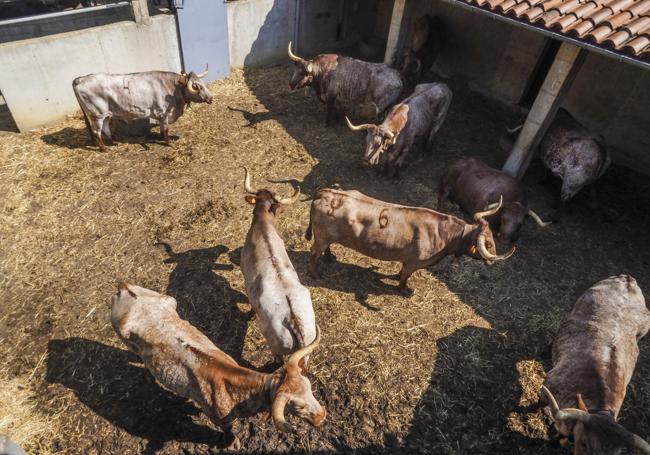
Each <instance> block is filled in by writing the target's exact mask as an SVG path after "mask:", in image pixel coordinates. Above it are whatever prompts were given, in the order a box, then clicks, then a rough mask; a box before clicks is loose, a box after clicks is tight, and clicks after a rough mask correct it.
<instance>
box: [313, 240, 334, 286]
mask: <svg viewBox="0 0 650 455" xmlns="http://www.w3.org/2000/svg"><path fill="white" fill-rule="evenodd" d="M327 250H329V243H325V242H320V241H319V240H318V237H314V244H313V245H312V246H311V256H310V258H309V273H310V274H311V276H313V277H314V278H320V277H321V275H320V271H319V270H318V258H320V257H321V256H322V254H323V252H325V251H327ZM331 254H332V253H331V251H330V255H331Z"/></svg>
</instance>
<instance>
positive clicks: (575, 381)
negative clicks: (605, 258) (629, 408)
mask: <svg viewBox="0 0 650 455" xmlns="http://www.w3.org/2000/svg"><path fill="white" fill-rule="evenodd" d="M649 329H650V312H649V311H648V309H647V308H646V303H645V299H644V298H643V294H642V293H641V289H639V286H637V284H636V280H635V279H634V278H632V277H631V276H629V275H619V276H614V277H610V278H607V279H605V280H602V281H600V282H598V283H596V284H595V285H593V286H592V287H591V288H589V289H588V290H587V291H586V292H585V293H584V294H582V296H580V298H579V299H578V301H577V302H576V304H575V305H574V307H573V311H571V314H569V316H568V317H567V318H566V319H565V320H564V321H563V322H562V324H561V326H560V330H559V332H558V334H557V337H556V339H555V341H554V343H553V368H552V369H551V370H550V371H549V372H548V374H547V375H546V381H545V386H543V388H542V393H543V395H544V397H545V399H546V401H547V403H548V404H549V405H550V410H551V413H552V415H553V417H554V420H555V426H556V428H557V430H558V431H559V433H560V434H561V435H563V436H569V435H573V438H574V442H575V449H574V453H575V454H577V455H582V454H594V455H596V454H602V455H617V454H620V453H622V451H623V449H625V448H626V446H627V447H630V448H632V447H633V448H636V449H638V450H640V451H641V452H642V453H644V454H646V455H650V445H649V444H648V443H646V442H645V441H644V440H643V439H641V438H640V437H639V436H637V435H635V434H632V433H630V432H629V431H627V430H626V429H625V428H623V427H622V426H621V425H620V424H618V423H617V422H616V419H617V417H618V413H619V411H620V409H621V405H622V404H623V399H624V398H625V389H626V388H627V385H628V383H629V382H630V378H631V377H632V373H633V372H634V367H635V364H636V360H637V357H638V355H639V347H638V344H637V343H638V341H639V340H640V339H641V338H642V337H643V336H644V335H645V334H646V333H647V332H648V330H649Z"/></svg>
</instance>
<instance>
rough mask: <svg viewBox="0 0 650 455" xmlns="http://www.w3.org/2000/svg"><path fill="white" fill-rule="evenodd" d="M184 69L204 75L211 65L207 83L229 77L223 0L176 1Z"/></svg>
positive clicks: (226, 29)
mask: <svg viewBox="0 0 650 455" xmlns="http://www.w3.org/2000/svg"><path fill="white" fill-rule="evenodd" d="M175 6H176V13H177V17H178V31H179V35H180V42H181V51H182V54H183V66H184V68H185V70H186V71H197V72H198V71H203V68H204V67H205V64H206V63H207V64H209V65H210V72H209V73H208V76H207V77H206V78H205V80H206V81H207V82H210V81H213V80H216V79H221V78H224V77H226V76H227V75H228V74H229V73H230V56H229V53H228V14H227V11H226V4H225V2H224V1H223V0H187V1H184V0H175Z"/></svg>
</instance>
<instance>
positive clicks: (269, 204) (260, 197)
mask: <svg viewBox="0 0 650 455" xmlns="http://www.w3.org/2000/svg"><path fill="white" fill-rule="evenodd" d="M244 173H245V174H244V190H245V191H246V193H247V194H246V196H245V198H244V199H246V202H248V203H249V204H251V205H254V206H255V208H256V210H257V208H258V207H261V210H264V211H266V212H270V213H272V214H273V215H275V214H276V213H277V212H279V211H280V210H281V207H282V206H283V205H289V204H293V203H294V202H296V201H297V200H298V198H299V197H300V188H296V190H295V191H294V192H293V195H291V196H289V197H280V196H278V195H277V194H276V193H275V192H273V191H271V190H267V189H261V190H256V189H254V188H253V187H252V186H251V176H250V174H249V173H248V169H247V168H244Z"/></svg>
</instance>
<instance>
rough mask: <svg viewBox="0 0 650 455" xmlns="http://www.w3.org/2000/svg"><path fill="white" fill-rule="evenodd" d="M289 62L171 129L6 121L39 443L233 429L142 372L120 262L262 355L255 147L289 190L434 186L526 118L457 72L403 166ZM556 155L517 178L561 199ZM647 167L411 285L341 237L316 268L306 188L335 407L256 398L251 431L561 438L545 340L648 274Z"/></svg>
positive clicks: (636, 425)
mask: <svg viewBox="0 0 650 455" xmlns="http://www.w3.org/2000/svg"><path fill="white" fill-rule="evenodd" d="M289 74H290V69H289V68H288V67H287V66H281V67H276V68H270V69H264V70H247V71H246V72H235V73H234V74H233V75H232V76H231V77H230V78H228V79H226V80H223V81H220V82H217V83H215V84H214V85H213V86H212V90H213V92H214V93H215V95H216V101H215V103H213V104H212V105H194V106H193V108H192V110H191V111H189V112H188V113H186V115H185V116H183V117H182V118H181V119H180V120H179V121H178V122H177V123H176V124H175V125H172V128H171V132H172V134H173V135H178V136H179V138H178V139H177V140H176V141H175V142H174V143H173V146H172V147H167V146H164V145H163V144H161V143H157V142H155V141H149V142H147V143H146V144H141V143H139V140H128V141H126V142H121V143H118V144H117V145H115V146H114V147H112V148H110V150H109V152H108V153H100V152H98V150H97V149H96V148H95V147H94V146H92V145H91V143H90V141H89V139H88V136H87V133H86V131H85V128H84V125H83V122H82V120H81V119H79V118H74V119H70V120H69V121H66V122H64V123H62V124H60V125H58V126H55V127H52V128H48V129H46V130H43V131H39V132H35V133H28V134H6V135H3V136H1V137H0V193H1V194H2V198H1V199H0V209H1V212H0V214H1V215H0V216H1V217H2V218H1V219H2V221H1V222H0V241H1V245H2V247H1V248H0V292H1V298H0V302H1V305H2V312H1V313H0V356H1V358H2V359H3V362H2V363H1V364H0V381H2V382H1V383H0V433H9V434H10V435H11V436H12V438H13V439H14V440H16V441H18V442H20V443H21V444H22V445H23V446H25V447H26V448H27V449H28V450H29V452H30V453H37V454H54V453H70V454H100V453H101V454H124V455H127V454H139V453H145V454H153V453H157V454H176V453H184V454H204V453H208V451H209V448H210V445H211V444H217V446H218V445H219V444H220V443H221V442H222V440H221V433H220V432H219V431H214V430H212V429H211V427H210V424H209V422H208V421H207V419H206V418H205V417H203V416H202V415H201V414H200V413H199V412H198V410H197V408H195V407H194V406H193V405H192V404H191V403H190V402H188V401H186V400H183V399H181V398H178V397H176V396H174V395H172V394H170V393H168V392H166V391H164V390H163V389H161V388H160V387H158V386H157V385H156V384H154V383H152V382H151V381H148V380H147V377H146V375H145V374H144V370H143V368H142V365H141V363H140V362H139V361H138V359H137V358H136V357H135V356H133V355H131V354H129V353H128V352H127V351H126V349H125V347H124V346H123V345H122V344H121V343H120V342H119V340H118V339H117V337H116V335H115V333H114V332H113V329H112V327H111V325H110V320H109V313H110V308H109V307H110V303H109V298H110V296H111V295H112V294H113V293H114V291H115V289H116V283H117V281H118V280H127V281H129V282H132V283H136V284H139V285H141V286H145V287H148V288H151V289H154V290H156V291H159V292H163V293H167V294H170V295H172V296H174V297H175V298H176V299H177V300H178V305H179V312H180V313H181V315H182V317H184V318H186V319H188V320H189V321H191V322H192V323H193V324H195V325H196V326H197V327H199V328H200V329H201V330H202V331H203V332H204V333H206V334H207V335H208V337H209V338H210V339H212V340H213V341H214V342H215V344H216V345H217V346H218V347H220V348H221V349H223V350H224V351H225V352H227V353H228V354H230V355H232V356H233V357H234V358H235V359H237V360H238V361H240V362H241V363H242V364H244V365H247V366H251V367H252V368H256V369H264V370H265V371H269V365H270V364H269V362H270V361H271V355H270V352H269V349H268V348H267V347H266V346H265V343H264V339H263V337H262V335H261V332H260V331H259V329H258V328H257V326H256V324H255V323H254V322H253V323H251V322H250V321H249V318H248V311H249V306H248V304H247V298H246V296H245V290H244V284H243V278H242V274H241V271H240V269H239V266H238V263H239V252H240V248H241V246H242V244H243V242H244V239H245V235H246V232H247V230H248V227H249V225H250V221H251V215H252V210H251V207H250V206H249V205H247V204H246V203H245V202H244V198H243V196H244V194H243V188H242V187H243V185H242V184H243V171H242V169H241V168H242V166H243V165H246V166H248V167H249V168H250V169H251V171H252V174H253V184H254V185H256V186H264V185H268V186H271V187H272V188H274V189H275V190H277V191H279V192H287V193H288V192H290V191H291V190H292V185H296V184H298V185H300V188H301V190H302V192H303V193H304V194H305V195H307V196H308V195H310V194H312V193H313V192H314V191H315V190H316V189H317V188H319V187H324V186H331V185H334V184H339V185H340V186H341V187H343V188H356V189H359V190H360V191H362V192H364V193H366V194H369V195H371V196H374V197H378V198H380V199H384V200H388V201H392V202H397V203H405V204H411V205H422V206H429V207H432V206H435V205H434V202H435V194H436V190H437V183H438V179H439V177H440V175H441V173H442V171H443V169H444V168H445V166H446V165H448V164H449V163H450V162H451V161H452V160H454V159H456V158H458V157H460V156H463V155H475V156H480V157H482V158H483V159H485V160H486V161H487V162H489V163H491V164H493V165H495V166H499V165H500V164H501V163H502V161H503V159H504V156H503V152H501V151H500V149H499V146H498V141H499V137H500V135H501V133H502V132H503V128H504V125H513V124H514V123H515V122H516V121H517V120H518V114H517V113H516V112H515V111H512V110H510V109H508V108H506V107H504V106H501V105H499V104H498V103H495V102H494V101H490V100H488V99H485V98H484V97H482V96H480V95H478V94H476V93H473V92H471V91H469V90H468V89H467V85H466V84H465V83H464V82H463V81H449V82H448V83H449V85H450V86H451V88H452V90H453V91H454V99H453V101H452V105H451V109H450V113H449V116H448V118H447V120H446V123H445V125H444V126H443V127H442V129H441V130H440V133H439V135H438V139H437V144H436V148H435V151H434V153H433V155H432V156H424V155H418V154H412V155H411V156H410V157H409V159H408V160H407V166H406V167H405V168H404V169H403V172H402V175H401V178H400V179H399V180H390V179H386V178H384V177H382V176H380V175H378V174H377V173H376V172H374V171H372V170H368V169H364V168H362V167H361V166H360V164H359V161H360V156H361V151H362V146H363V143H364V135H363V134H355V133H352V132H350V131H349V130H348V129H347V128H346V127H345V126H344V125H343V124H340V125H338V126H334V127H331V128H326V127H325V126H324V120H325V112H324V108H323V107H322V106H321V105H320V104H319V103H318V102H317V101H316V100H315V99H314V98H313V97H308V96H305V94H304V93H302V92H299V93H293V94H290V93H289V91H288V79H289ZM356 118H357V119H358V117H356ZM541 177H542V172H541V169H540V167H539V165H538V164H536V163H534V164H533V166H532V167H531V170H530V172H529V173H528V174H527V175H526V178H525V179H524V181H525V183H526V185H527V187H528V188H529V190H530V196H531V199H532V205H533V207H534V208H535V210H536V211H537V212H538V213H540V214H541V215H542V217H545V218H547V217H549V216H550V215H552V214H553V204H554V200H555V198H556V197H557V194H558V191H559V187H558V184H557V182H553V181H551V182H547V183H540V181H541ZM267 179H270V180H286V181H287V182H284V183H282V182H281V183H268V182H267ZM649 188H650V185H649V184H648V179H647V178H646V177H644V176H640V175H638V174H635V173H634V172H632V171H629V170H627V169H623V168H619V167H613V168H612V169H611V170H610V171H609V172H608V173H607V174H606V175H605V177H604V178H603V179H602V185H601V186H600V195H601V204H602V207H603V212H604V220H603V221H601V220H600V219H599V217H598V216H597V215H596V214H594V212H592V210H591V208H590V204H589V199H588V197H587V195H581V196H579V197H578V198H577V199H576V200H575V201H573V202H572V203H571V205H570V210H569V213H568V214H567V215H566V217H565V218H564V219H563V220H562V222H561V223H559V224H554V225H553V226H551V227H550V228H547V229H541V228H539V227H537V226H536V225H534V224H533V223H531V222H529V223H528V224H526V226H525V227H524V229H523V231H522V236H521V238H520V241H519V248H518V250H517V252H516V253H515V255H514V256H513V257H512V258H511V259H510V260H508V261H506V262H504V263H499V264H496V265H493V266H487V265H484V264H482V263H480V262H479V261H476V260H472V259H468V258H464V259H462V260H460V262H459V263H457V264H454V263H453V261H451V260H445V261H443V262H442V263H441V264H439V265H437V266H435V267H433V268H432V269H430V270H421V271H419V272H417V273H416V274H415V275H414V276H413V277H412V278H411V280H410V282H409V284H410V285H411V287H412V288H414V289H415V293H414V295H413V296H412V297H411V298H406V297H403V296H401V295H400V294H399V293H398V292H396V284H397V283H396V281H395V280H394V279H393V278H391V277H390V275H392V274H394V273H396V272H397V271H398V269H399V267H398V265H397V264H394V263H382V262H379V261H375V260H372V259H369V258H366V257H363V256H361V255H359V254H357V253H355V252H353V251H350V250H346V249H344V248H342V247H337V246H335V247H334V248H333V252H334V254H335V255H336V256H337V259H338V261H337V262H335V263H324V264H323V272H324V277H323V279H321V280H314V279H312V278H310V276H309V275H308V273H307V261H308V251H309V246H310V245H309V242H307V241H306V240H305V239H304V231H305V228H306V226H307V222H308V209H309V203H310V202H309V201H308V200H305V201H303V202H300V203H298V204H296V205H295V206H292V207H291V208H289V209H288V210H286V211H285V212H284V213H282V214H281V216H280V217H279V220H278V229H279V232H280V234H281V236H282V237H283V238H284V239H285V242H286V246H287V249H288V251H289V254H290V257H291V259H292V261H293V263H294V266H295V267H296V269H297V271H298V274H299V276H300V277H301V279H302V280H303V282H304V283H305V284H306V285H307V286H309V288H310V290H311V292H312V298H313V303H314V307H315V310H316V315H317V320H318V322H319V324H320V327H321V329H322V332H323V342H322V346H321V348H319V350H318V351H316V352H315V353H314V355H313V357H312V367H311V377H312V380H313V384H314V389H315V394H316V396H317V397H318V398H319V399H320V400H322V402H324V403H325V405H326V407H327V410H328V418H327V420H326V422H325V424H324V425H323V426H322V427H321V428H318V429H313V428H308V427H307V426H306V425H305V424H304V423H300V424H298V422H297V420H296V419H295V418H294V419H293V421H294V422H295V423H296V424H298V428H299V431H298V433H297V434H295V435H284V434H279V433H278V432H277V431H276V430H275V429H274V428H273V427H272V425H271V424H270V423H267V422H264V421H262V420H261V419H260V418H251V419H248V420H244V421H241V422H240V423H239V424H238V425H237V426H236V430H237V431H238V433H239V435H240V437H241V440H242V443H243V447H244V451H245V452H265V453H268V452H303V451H304V452H318V453H335V452H337V453H372V454H377V453H391V454H392V453H395V454H398V453H399V454H405V453H436V454H456V453H462V454H465V453H485V454H488V453H489V454H493V453H507V454H518V453H531V454H532V453H534V454H550V453H562V451H563V450H565V449H561V448H558V447H554V446H552V445H551V443H550V442H549V441H548V440H547V439H548V435H547V429H546V425H545V422H544V421H543V419H542V418H541V414H540V413H539V412H538V411H534V410H532V409H530V405H531V404H532V403H534V402H535V401H536V399H537V392H538V390H539V385H540V384H541V382H542V380H543V375H544V371H545V370H546V371H547V370H548V369H549V368H550V354H549V350H548V347H549V344H550V342H551V341H552V339H553V336H554V334H555V332H556V330H557V328H558V326H559V323H560V321H561V319H562V318H563V317H564V315H566V314H567V312H568V311H569V310H570V309H571V307H572V306H573V303H574V302H575V300H576V298H577V297H578V296H579V295H580V294H581V292H582V291H584V290H585V289H586V288H587V287H589V286H590V285H591V284H593V283H594V282H596V281H598V280H600V279H603V278H605V277H608V276H611V275H614V274H620V273H630V274H632V275H633V276H634V277H636V279H637V280H638V282H639V285H640V286H641V287H642V289H645V290H646V292H650V249H649V248H648V247H647V244H646V242H645V240H643V239H644V238H645V236H646V235H647V233H648V230H649V229H648V228H649V227H650V219H649V214H650V211H649V210H648V209H649V208H650V192H649V191H648V189H649ZM305 199H306V197H305ZM449 210H451V211H453V213H455V214H457V215H460V216H463V217H465V218H466V219H468V217H467V216H466V215H464V214H463V213H462V212H461V211H459V209H458V208H457V207H455V206H454V207H451V208H449ZM504 249H505V247H504V246H501V247H500V250H501V251H503V250H504ZM640 349H641V356H640V359H639V363H638V365H637V368H636V372H635V374H634V377H633V380H632V383H631V385H630V387H629V388H628V395H627V398H626V401H625V406H624V409H623V410H622V412H621V416H622V418H623V419H624V420H625V421H626V424H627V422H628V421H629V422H631V423H630V425H632V426H633V427H632V428H633V429H634V430H635V431H637V432H638V433H640V434H641V435H643V436H645V437H650V411H648V409H650V381H648V380H647V378H648V377H649V376H650V337H647V338H646V339H644V340H642V341H641V343H640Z"/></svg>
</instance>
